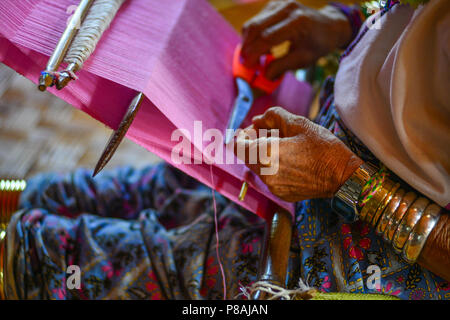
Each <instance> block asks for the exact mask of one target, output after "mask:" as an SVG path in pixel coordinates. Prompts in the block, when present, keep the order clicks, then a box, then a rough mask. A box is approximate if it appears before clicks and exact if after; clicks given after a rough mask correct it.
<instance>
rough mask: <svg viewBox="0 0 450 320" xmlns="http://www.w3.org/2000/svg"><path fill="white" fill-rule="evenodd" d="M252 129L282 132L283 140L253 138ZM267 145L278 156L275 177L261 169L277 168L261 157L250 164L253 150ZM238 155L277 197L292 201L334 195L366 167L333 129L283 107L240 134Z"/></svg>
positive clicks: (261, 117)
mask: <svg viewBox="0 0 450 320" xmlns="http://www.w3.org/2000/svg"><path fill="white" fill-rule="evenodd" d="M251 129H255V130H256V132H258V130H259V129H267V130H269V132H272V133H273V131H272V130H274V129H279V137H274V136H273V134H272V135H268V136H267V137H263V136H261V135H260V136H258V137H256V139H251V138H249V135H248V134H247V133H248V132H249V130H251ZM271 141H272V142H278V145H279V148H278V154H274V153H276V152H277V150H276V149H277V148H274V147H273V145H271V144H270V142H271ZM263 144H267V146H268V148H267V149H268V154H270V157H271V158H272V159H276V157H278V171H277V172H276V173H275V174H272V175H263V174H261V168H264V167H268V166H273V163H268V161H267V160H265V161H262V159H260V158H259V157H258V161H257V163H256V164H249V156H248V155H249V154H250V152H251V150H259V149H260V148H261V146H262V145H263ZM271 146H272V147H271ZM239 148H242V149H241V150H245V151H246V159H242V154H241V156H240V155H239V153H238V150H239ZM235 152H236V154H237V156H238V157H239V158H241V160H243V161H245V162H246V163H247V165H248V166H249V168H250V169H251V170H252V171H254V172H255V173H256V174H258V175H259V177H260V178H261V180H262V181H263V182H264V183H265V184H266V185H267V186H268V187H269V190H270V191H271V192H272V193H273V194H274V195H276V196H278V197H279V198H281V199H283V200H286V201H290V202H295V201H300V200H305V199H313V198H325V197H331V196H333V195H334V194H335V193H336V192H337V190H338V189H339V188H340V187H341V185H342V184H344V182H345V181H346V180H347V179H348V178H349V177H350V176H351V175H352V173H353V172H354V171H355V170H356V169H357V168H358V167H359V166H360V165H361V164H362V160H361V159H359V158H358V157H357V156H356V155H355V154H354V153H353V152H352V151H351V150H350V149H348V148H347V146H346V145H345V144H344V143H342V142H341V141H340V140H339V139H338V138H337V137H336V136H334V135H333V134H332V133H331V132H330V131H329V130H327V129H326V128H324V127H321V126H319V125H317V124H315V123H313V122H312V121H310V120H308V119H307V118H304V117H301V116H296V115H294V114H292V113H289V112H288V111H286V110H284V109H282V108H280V107H274V108H270V109H269V110H267V111H266V112H265V113H264V114H263V115H260V116H256V117H254V118H253V125H252V126H250V127H249V128H246V129H244V130H242V131H241V132H240V133H239V134H238V135H237V137H236V145H235Z"/></svg>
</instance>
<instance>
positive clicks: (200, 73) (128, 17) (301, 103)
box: [0, 0, 311, 217]
mask: <svg viewBox="0 0 450 320" xmlns="http://www.w3.org/2000/svg"><path fill="white" fill-rule="evenodd" d="M74 4H75V5H76V4H78V1H75V0H59V1H54V0H21V1H17V0H2V1H0V61H2V62H4V63H5V64H7V65H9V66H10V67H12V68H13V69H15V70H16V71H17V72H19V73H21V74H22V75H24V76H25V77H27V78H29V79H30V80H31V81H33V82H35V83H36V82H37V80H38V78H39V74H40V72H41V71H42V70H43V69H45V66H46V63H47V60H48V57H49V56H50V55H51V53H52V51H53V49H54V48H55V46H56V43H57V41H58V40H59V37H60V36H61V34H62V32H63V30H64V28H65V26H66V21H67V19H68V18H69V14H67V13H66V10H67V8H69V6H70V5H74ZM239 41H240V38H239V36H238V34H237V33H236V32H235V31H234V30H233V29H232V28H231V26H230V25H229V24H228V23H227V22H226V21H224V19H223V18H222V17H221V16H220V15H219V14H218V13H217V12H216V11H215V10H214V9H213V8H212V7H211V6H210V5H209V4H208V3H207V2H206V1H204V0H165V1H157V2H154V1H148V0H133V1H127V2H125V3H124V5H123V6H122V8H121V9H120V10H119V12H118V14H117V16H116V18H115V20H114V21H113V23H112V25H111V27H110V28H109V29H108V30H107V31H106V32H105V34H104V36H103V37H102V39H101V40H100V43H99V44H98V46H97V48H96V50H95V52H94V53H93V55H92V56H91V57H90V58H89V60H88V61H87V62H86V63H85V65H84V67H83V70H81V71H80V72H77V76H78V78H79V79H78V80H76V81H72V82H71V83H70V84H69V86H67V87H66V88H65V89H64V90H62V91H57V90H56V89H54V88H52V89H50V90H49V91H50V92H52V93H53V94H55V95H57V96H58V97H60V98H61V99H63V100H65V101H67V102H68V103H70V104H71V105H73V106H74V107H76V108H78V109H80V110H82V111H84V112H86V113H88V114H89V115H91V116H92V117H94V118H95V119H97V120H99V121H101V122H102V123H104V124H106V125H108V126H109V127H111V128H117V126H118V124H119V123H120V120H121V119H122V117H123V115H124V113H125V111H126V108H127V106H128V104H129V102H130V101H131V100H132V98H133V97H134V95H135V94H136V92H137V91H142V92H144V94H145V95H146V99H145V101H144V103H143V105H142V107H141V109H140V111H139V113H138V115H137V117H136V119H135V120H134V122H133V124H132V126H131V128H130V129H129V131H128V134H127V137H128V138H129V139H131V140H133V141H135V142H136V143H138V144H140V145H142V146H143V147H145V148H146V149H148V150H149V151H151V152H153V153H155V154H157V155H158V156H160V157H161V158H162V159H164V160H165V161H167V162H169V163H171V164H173V165H174V166H176V167H177V168H179V169H181V170H182V171H184V172H186V173H187V174H189V175H191V176H193V177H194V178H196V179H198V180H199V181H201V182H202V183H205V184H206V185H208V186H210V187H213V186H212V185H211V180H210V179H209V172H208V171H209V170H212V174H213V177H214V181H216V184H215V186H214V187H215V189H216V190H217V191H218V192H220V193H221V194H223V195H224V196H226V197H228V198H229V199H231V200H233V201H235V202H237V203H239V204H240V205H242V206H243V207H245V208H246V209H248V210H250V211H252V212H255V213H257V214H258V215H260V216H262V217H269V216H270V214H271V212H269V211H270V209H269V208H271V207H272V206H273V204H274V203H275V204H277V205H279V206H281V207H283V208H285V209H287V210H288V211H290V212H291V213H292V212H293V210H294V208H293V205H292V204H291V203H286V202H284V201H281V200H280V199H278V198H276V197H275V196H273V195H272V194H271V193H270V192H269V190H268V188H267V187H266V186H265V185H264V184H263V183H262V182H261V180H260V179H259V178H258V177H257V176H255V175H253V174H252V173H250V172H249V169H248V168H247V167H246V166H245V165H244V164H242V163H241V164H233V165H230V164H215V165H214V166H213V167H212V169H209V168H208V167H209V165H208V164H206V163H205V162H203V163H202V164H176V163H173V161H172V159H171V151H172V148H173V147H174V146H175V145H176V144H178V141H171V134H172V132H173V131H174V130H175V129H177V128H184V129H186V130H187V132H189V134H190V135H191V136H193V127H194V121H196V120H199V121H202V124H203V131H205V130H206V129H209V128H217V129H219V130H220V131H221V132H224V130H225V127H226V125H227V119H228V118H229V115H230V111H231V107H232V103H233V99H234V98H235V95H236V92H235V88H234V80H233V77H232V72H231V62H232V54H233V50H234V48H235V46H236V45H237V44H238V43H239ZM310 98H311V88H310V86H309V85H307V84H305V83H301V82H299V81H297V80H296V79H295V77H294V75H293V74H287V75H286V77H285V79H284V81H283V83H282V85H281V87H280V88H279V89H278V90H277V91H276V92H275V93H274V94H273V95H272V96H271V97H264V98H261V99H259V100H258V101H257V102H256V103H255V106H254V108H253V109H252V111H251V114H250V115H249V116H248V117H247V124H248V121H249V119H251V117H252V115H255V114H259V113H261V112H263V111H264V110H265V109H266V108H267V107H269V106H272V105H282V106H283V107H285V108H286V109H288V110H290V111H292V112H295V113H297V114H303V115H305V114H306V113H307V107H308V104H309V102H310ZM105 143H106V142H105ZM207 144H208V143H206V142H204V141H192V155H194V153H197V154H201V152H200V150H202V149H203V148H204V147H205V145H207ZM100 152H101V150H99V154H100ZM225 152H231V151H227V150H225ZM232 156H233V157H234V155H232ZM192 158H193V156H192ZM208 169H209V170H208ZM247 173H248V176H247V177H248V178H247V181H248V182H249V190H248V192H247V196H246V199H245V201H244V202H239V200H238V198H237V197H238V194H239V191H240V187H241V183H242V181H243V179H244V177H245V176H246V174H247Z"/></svg>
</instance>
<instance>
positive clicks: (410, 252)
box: [402, 203, 442, 264]
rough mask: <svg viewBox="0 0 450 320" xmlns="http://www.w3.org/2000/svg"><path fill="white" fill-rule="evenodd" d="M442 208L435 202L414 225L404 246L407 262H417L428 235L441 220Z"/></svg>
mask: <svg viewBox="0 0 450 320" xmlns="http://www.w3.org/2000/svg"><path fill="white" fill-rule="evenodd" d="M441 210H442V208H441V207H440V206H438V205H437V204H435V203H432V204H430V205H428V206H427V207H426V209H425V211H424V213H423V215H422V218H420V220H419V222H418V223H417V224H416V225H415V226H414V229H413V230H412V231H411V233H410V235H409V237H408V240H407V241H406V243H405V246H404V247H403V252H402V253H403V254H402V256H403V258H404V259H405V260H406V261H407V262H409V263H411V264H412V263H415V262H416V260H417V258H418V257H419V255H420V252H421V251H422V248H423V247H424V245H425V242H426V241H427V238H428V236H429V235H430V233H431V231H432V230H433V228H434V227H435V226H436V224H437V222H438V221H439V218H440V213H441Z"/></svg>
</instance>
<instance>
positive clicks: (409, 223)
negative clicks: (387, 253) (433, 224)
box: [392, 197, 430, 253]
mask: <svg viewBox="0 0 450 320" xmlns="http://www.w3.org/2000/svg"><path fill="white" fill-rule="evenodd" d="M429 203H430V200H428V199H427V198H424V197H420V198H418V199H416V201H414V203H413V204H412V205H411V206H410V207H409V209H408V211H407V212H406V214H405V216H404V217H403V219H402V221H401V222H400V224H399V225H398V228H397V230H396V231H395V234H394V238H393V239H392V244H393V247H394V250H395V251H396V252H397V253H401V252H402V250H403V246H404V245H405V243H406V240H408V238H409V235H410V233H411V231H412V230H413V228H414V227H415V226H416V224H417V222H419V220H420V218H421V217H422V215H423V212H424V211H425V208H426V207H427V206H428V204H429Z"/></svg>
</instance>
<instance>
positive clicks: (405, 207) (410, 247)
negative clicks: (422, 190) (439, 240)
mask: <svg viewBox="0 0 450 320" xmlns="http://www.w3.org/2000/svg"><path fill="white" fill-rule="evenodd" d="M441 210H442V208H441V207H440V206H438V205H437V204H435V203H431V202H430V200H428V199H427V198H425V197H421V196H419V195H418V194H417V193H416V192H406V191H405V190H404V189H402V188H400V184H399V183H395V182H394V181H392V180H391V179H389V178H384V180H383V181H382V184H381V186H379V188H377V189H376V193H375V194H373V195H372V197H371V198H370V199H369V200H368V201H367V202H366V203H365V204H364V206H363V207H362V208H361V209H360V211H359V219H360V220H362V221H364V222H366V223H368V224H369V225H371V226H372V227H373V228H375V231H376V233H377V234H378V235H380V236H382V237H383V239H384V240H385V241H386V242H388V243H390V244H391V245H392V246H393V248H394V250H395V252H397V253H398V254H401V255H402V257H403V258H404V259H405V260H406V261H407V262H409V263H414V262H416V260H417V258H418V257H419V255H420V252H421V251H422V248H423V247H424V245H425V242H426V241H427V238H428V236H429V235H430V233H431V231H432V230H433V228H434V227H435V226H436V224H437V222H438V220H439V217H440V212H441Z"/></svg>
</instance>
